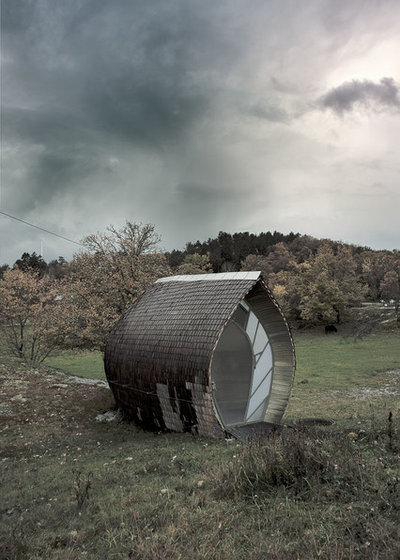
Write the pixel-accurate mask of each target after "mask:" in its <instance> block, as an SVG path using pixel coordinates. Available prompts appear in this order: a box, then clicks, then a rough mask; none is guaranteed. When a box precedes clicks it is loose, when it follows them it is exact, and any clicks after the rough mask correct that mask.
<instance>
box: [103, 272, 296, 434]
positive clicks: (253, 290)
mask: <svg viewBox="0 0 400 560" xmlns="http://www.w3.org/2000/svg"><path fill="white" fill-rule="evenodd" d="M104 363H105V370H106V375H107V379H108V382H109V384H110V387H111V389H112V391H113V394H114V397H115V400H116V402H117V405H118V406H119V407H121V408H122V409H123V410H124V411H125V412H126V413H127V414H128V415H129V416H130V417H131V418H133V419H134V420H135V422H136V423H138V424H139V425H141V426H142V427H144V428H147V429H153V430H173V431H180V432H182V431H191V432H193V433H198V434H201V435H206V436H211V437H213V436H214V437H223V436H224V435H226V433H231V434H234V435H239V436H240V435H247V432H248V430H249V429H260V428H261V429H262V428H263V427H266V426H268V425H270V424H276V423H279V422H280V420H281V418H282V416H283V414H284V412H285V409H286V406H287V403H288V400H289V396H290V391H291V387H292V384H293V377H294V371H295V353H294V345H293V340H292V337H291V334H290V330H289V327H288V324H287V322H286V319H285V318H284V316H283V314H282V312H281V310H280V309H279V307H278V305H277V303H276V301H275V299H274V297H273V296H272V294H271V292H270V291H269V289H268V287H267V286H266V284H265V282H264V280H263V278H262V277H261V275H260V273H259V272H236V273H223V274H204V275H193V276H171V277H167V278H161V279H160V280H158V281H157V282H156V283H155V284H154V285H153V286H152V287H151V288H150V289H148V290H147V291H146V292H145V293H144V294H143V295H142V296H141V297H140V298H139V299H138V300H137V301H136V302H135V303H134V304H133V305H132V306H131V307H130V308H129V309H128V310H127V311H126V312H125V314H124V315H123V316H122V318H121V319H120V320H119V322H118V323H117V324H116V326H115V327H114V329H113V331H112V332H111V335H110V337H109V340H108V343H107V346H106V350H105V357H104Z"/></svg>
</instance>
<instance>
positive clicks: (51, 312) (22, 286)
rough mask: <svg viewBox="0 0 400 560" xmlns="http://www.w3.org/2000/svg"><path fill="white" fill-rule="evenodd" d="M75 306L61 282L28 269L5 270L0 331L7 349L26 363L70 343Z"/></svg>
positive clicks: (0, 295) (0, 288) (0, 292)
mask: <svg viewBox="0 0 400 560" xmlns="http://www.w3.org/2000/svg"><path fill="white" fill-rule="evenodd" d="M76 317H77V310H76V308H75V305H74V303H73V302H72V300H71V299H70V298H69V297H68V295H67V293H66V290H65V285H63V284H62V283H61V282H55V281H54V280H51V279H50V278H49V277H47V276H44V277H40V275H39V274H37V273H35V272H32V271H25V272H23V271H22V270H20V269H18V268H15V269H12V270H6V271H5V273H4V275H3V278H2V279H1V280H0V333H1V338H2V339H3V342H4V343H5V344H6V345H7V346H8V347H9V349H10V350H11V352H12V353H13V354H14V355H16V356H17V357H19V358H22V359H24V360H25V361H26V362H29V363H30V364H38V363H41V362H43V360H45V359H46V358H47V357H48V356H49V355H50V354H51V353H52V352H54V351H55V350H56V349H57V348H59V347H64V346H66V345H71V342H70V341H69V339H70V337H71V336H72V337H73V336H74V335H73V333H74V330H75V325H74V318H76Z"/></svg>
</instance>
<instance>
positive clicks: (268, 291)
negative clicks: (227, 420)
mask: <svg viewBox="0 0 400 560" xmlns="http://www.w3.org/2000/svg"><path fill="white" fill-rule="evenodd" d="M210 276H212V275H210ZM257 284H260V285H261V286H262V288H263V289H264V290H265V291H266V292H267V295H268V296H269V298H270V300H271V302H272V303H273V304H274V305H275V307H276V309H277V311H278V312H279V314H280V316H281V319H282V322H283V323H284V325H285V326H286V329H287V333H288V337H289V340H290V345H291V348H292V354H291V358H292V384H291V387H290V389H289V394H288V397H287V400H286V405H285V408H284V409H283V410H282V414H281V417H283V416H284V414H285V412H286V410H287V407H288V404H289V401H290V397H291V394H292V389H293V381H294V375H295V370H296V352H295V346H294V340H293V335H292V331H291V329H290V326H289V323H288V321H287V319H286V316H285V314H284V313H283V311H282V308H281V306H280V305H279V303H278V302H277V300H276V299H275V297H274V295H273V294H272V292H271V290H270V288H269V287H268V285H267V283H266V282H265V280H264V278H263V277H262V276H261V273H258V276H257V279H256V281H255V282H254V283H253V285H252V286H251V287H250V288H249V289H248V291H247V292H246V293H245V294H244V295H243V296H242V299H241V300H240V301H238V302H237V305H236V306H235V308H234V309H233V311H232V312H231V314H230V315H229V317H228V319H227V320H226V321H225V323H224V325H223V327H222V329H221V331H220V332H219V335H218V337H217V340H216V342H215V345H214V347H213V349H212V351H211V356H210V362H209V367H208V384H209V386H210V387H211V389H212V378H211V368H212V362H213V359H214V353H215V350H216V348H217V346H218V342H219V340H220V338H221V336H222V333H223V332H224V330H225V329H226V327H227V325H228V323H229V321H230V320H231V319H232V317H233V315H234V314H235V312H236V310H237V308H238V307H239V305H240V303H241V302H242V301H243V300H245V298H246V297H247V296H248V295H249V293H250V292H251V291H252V289H253V288H254V287H255V286H256V285H257ZM211 396H212V399H211V401H212V406H213V409H214V414H215V416H216V418H217V420H218V422H219V424H220V426H221V428H222V429H223V430H225V432H227V433H228V434H231V435H234V436H235V434H234V433H233V432H231V431H230V429H229V428H228V427H227V426H225V424H224V423H223V422H222V420H221V417H220V415H219V412H218V409H217V407H216V405H215V403H214V394H213V393H212V395H211ZM267 410H268V406H267ZM266 412H267V411H266ZM266 416H267V414H266V415H265V416H264V420H263V422H264V423H266V424H268V422H267V421H266V418H265V417H266ZM235 437H236V436H235Z"/></svg>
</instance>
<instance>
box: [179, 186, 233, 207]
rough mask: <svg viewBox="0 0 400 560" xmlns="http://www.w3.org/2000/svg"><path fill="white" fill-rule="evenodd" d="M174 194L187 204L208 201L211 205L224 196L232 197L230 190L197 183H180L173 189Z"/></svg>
mask: <svg viewBox="0 0 400 560" xmlns="http://www.w3.org/2000/svg"><path fill="white" fill-rule="evenodd" d="M175 193H176V195H177V196H178V197H180V198H182V199H184V200H185V201H187V202H190V201H194V200H208V201H210V202H211V203H213V202H215V201H216V200H221V199H224V198H225V197H226V196H232V191H231V189H227V188H224V187H223V188H213V187H211V186H209V185H201V184H199V183H180V184H179V185H177V186H176V187H175Z"/></svg>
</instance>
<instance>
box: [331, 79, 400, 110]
mask: <svg viewBox="0 0 400 560" xmlns="http://www.w3.org/2000/svg"><path fill="white" fill-rule="evenodd" d="M320 106H321V107H323V108H326V109H332V111H334V112H335V113H337V114H339V115H341V114H343V113H344V112H346V111H352V110H353V109H354V108H355V107H362V108H366V109H369V108H371V109H373V110H375V111H383V110H393V109H395V110H396V111H399V110H400V97H399V87H398V85H397V84H396V82H395V81H394V80H393V78H382V79H381V80H380V82H379V83H375V82H371V81H370V80H362V81H360V80H353V81H351V82H344V83H343V84H342V85H340V86H338V87H335V88H333V89H331V90H330V91H328V93H326V94H325V95H324V96H323V97H322V98H321V99H320Z"/></svg>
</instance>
